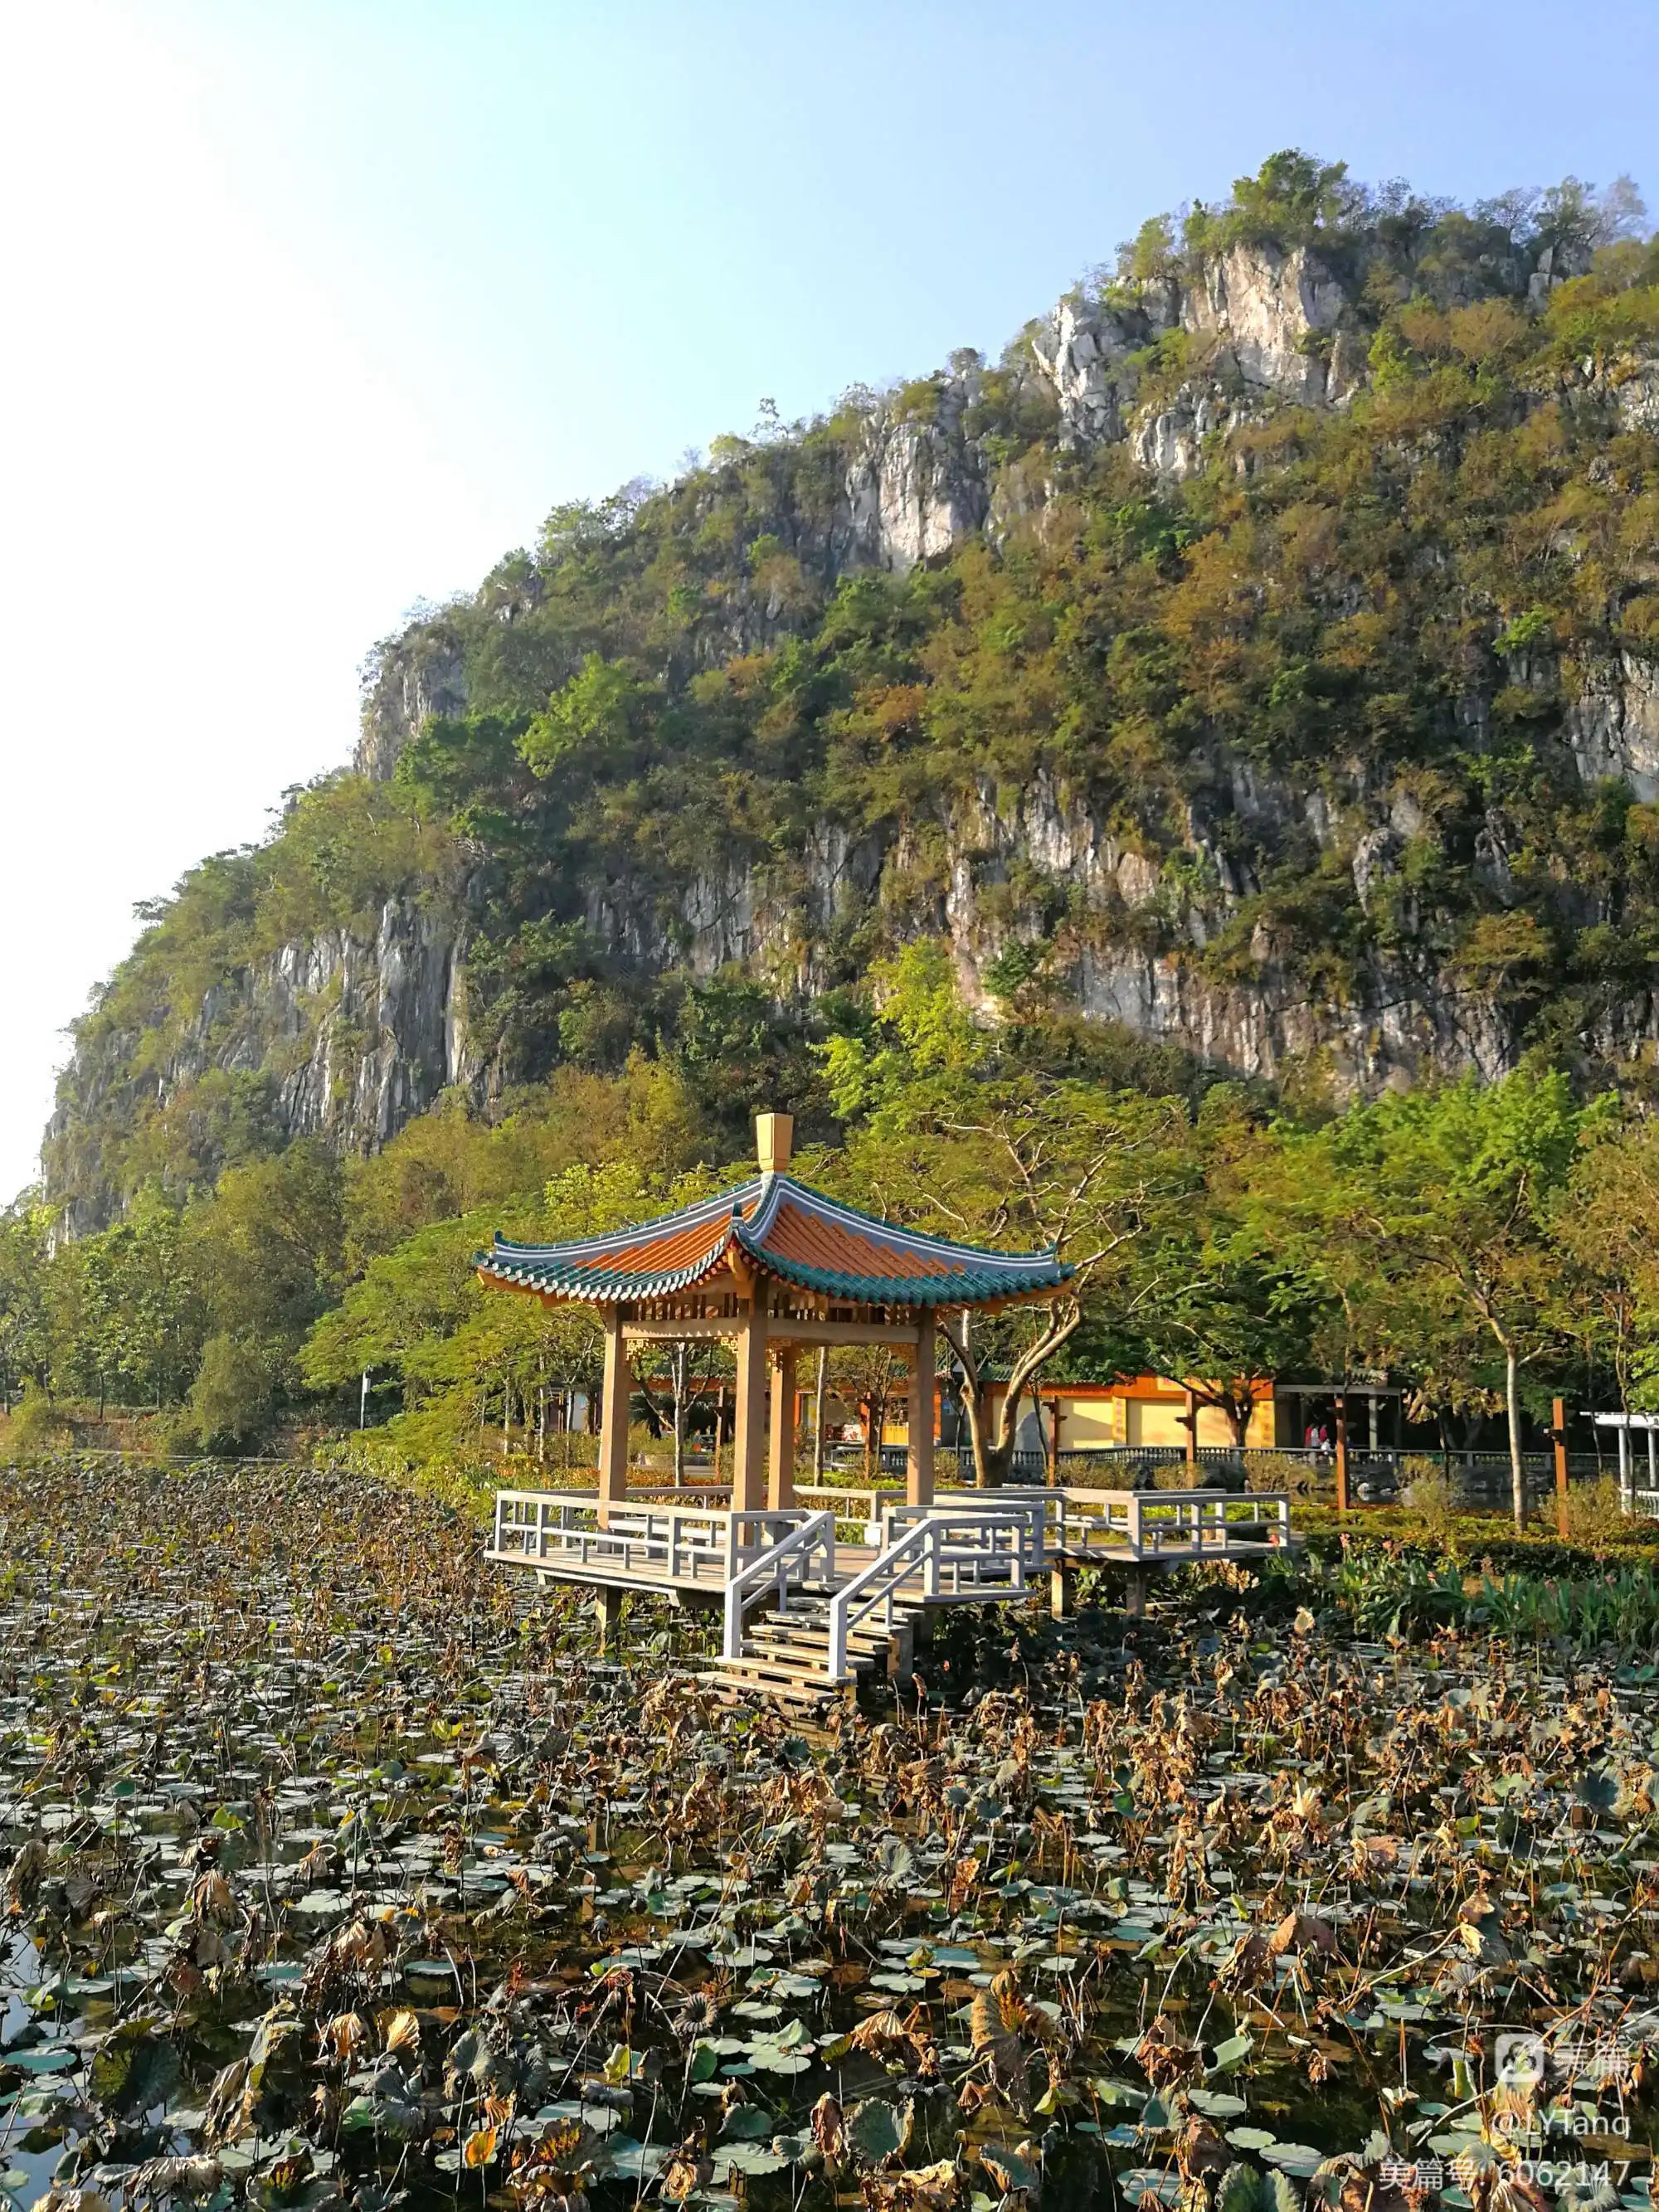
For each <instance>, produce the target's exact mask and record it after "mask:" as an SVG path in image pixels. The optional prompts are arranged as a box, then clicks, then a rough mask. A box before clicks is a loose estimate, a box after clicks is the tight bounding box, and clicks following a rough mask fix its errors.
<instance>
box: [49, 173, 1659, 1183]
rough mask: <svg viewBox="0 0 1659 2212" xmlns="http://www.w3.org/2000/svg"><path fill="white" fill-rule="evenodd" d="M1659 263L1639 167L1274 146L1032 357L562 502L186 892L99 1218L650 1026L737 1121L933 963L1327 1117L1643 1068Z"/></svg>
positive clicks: (111, 1120)
mask: <svg viewBox="0 0 1659 2212" xmlns="http://www.w3.org/2000/svg"><path fill="white" fill-rule="evenodd" d="M1642 228H1643V224H1642V212H1641V207H1640V203H1639V201H1638V199H1637V198H1636V197H1635V196H1634V193H1633V191H1632V189H1631V188H1630V187H1629V186H1628V185H1626V184H1624V183H1622V182H1621V184H1620V185H1618V186H1616V187H1614V188H1613V190H1612V191H1608V192H1606V193H1602V194H1600V195H1598V194H1596V193H1595V192H1593V191H1589V189H1588V188H1586V187H1584V186H1582V185H1577V184H1576V183H1574V182H1573V181H1571V180H1569V182H1568V183H1567V184H1566V185H1563V186H1561V187H1559V188H1558V189H1557V190H1556V191H1553V192H1549V193H1510V194H1507V195H1505V196H1504V197H1503V198H1502V199H1500V200H1497V201H1494V202H1492V203H1489V204H1483V205H1481V206H1479V207H1476V208H1474V209H1471V210H1465V209H1461V208H1455V207H1452V206H1449V205H1448V204H1444V203H1431V202H1428V201H1425V200H1423V199H1420V198H1419V197H1415V196H1413V195H1412V194H1411V193H1410V192H1408V191H1406V190H1404V189H1403V188H1401V187H1393V188H1389V190H1387V191H1382V192H1369V191H1364V190H1362V189H1361V188H1359V187H1358V186H1357V185H1353V184H1352V182H1351V181H1350V180H1349V179H1347V177H1346V173H1345V172H1344V171H1343V170H1342V168H1341V167H1340V165H1337V166H1328V167H1322V166H1320V165H1318V164H1316V163H1315V162H1313V161H1310V160H1309V159H1307V158H1306V157H1305V156H1303V155H1295V154H1287V155H1276V156H1275V157H1274V158H1273V160H1272V161H1269V162H1268V163H1267V164H1266V166H1265V167H1264V168H1263V169H1262V170H1261V173H1259V175H1257V176H1256V177H1254V178H1249V179H1241V180H1240V182H1239V183H1238V185H1237V186H1236V187H1235V190H1234V194H1233V197H1232V198H1231V200H1230V201H1229V202H1228V204H1226V205H1225V206H1224V207H1220V208H1213V209H1212V208H1205V207H1202V206H1200V207H1198V208H1195V209H1194V210H1191V211H1190V212H1189V213H1188V215H1187V216H1185V218H1184V219H1183V220H1182V221H1181V222H1176V220H1175V219H1174V218H1170V217H1160V218H1156V219H1154V220H1153V221H1152V222H1149V223H1148V224H1146V226H1145V227H1144V228H1143V229H1142V231H1141V233H1140V234H1139V237H1138V238H1137V239H1136V240H1134V241H1133V243H1132V244H1131V245H1129V246H1126V247H1124V248H1123V249H1121V252H1120V255H1119V258H1118V261H1117V264H1116V266H1115V269H1114V270H1112V271H1110V272H1109V273H1107V272H1097V273H1096V274H1095V275H1093V276H1091V277H1089V278H1087V279H1085V281H1084V282H1082V283H1079V285H1078V286H1077V287H1076V288H1075V289H1073V291H1072V292H1071V293H1069V294H1068V295H1067V296H1066V298H1065V299H1064V300H1062V301H1060V303H1059V305H1058V306H1057V307H1055V308H1054V311H1053V312H1052V313H1049V314H1048V315H1047V316H1044V317H1042V318H1041V319H1038V320H1036V321H1034V322H1032V323H1031V324H1030V325H1027V327H1026V328H1025V329H1024V331H1022V332H1021V333H1020V334H1019V336H1018V337H1017V338H1016V339H1015V340H1014V341H1013V343H1012V344H1011V345H1010V346H1009V348H1008V349H1007V350H1006V353H1005V354H1004V356H1003V357H1002V358H1001V360H1000V362H996V363H995V364H994V365H993V364H990V363H987V362H986V361H984V360H983V359H981V357H980V356H978V355H977V354H974V353H970V352H962V353H958V354H957V355H954V356H952V357H951V361H950V362H948V363H947V364H946V365H945V368H942V369H941V370H939V372H938V373H936V374H933V375H929V376H926V377H923V378H921V379H920V380H916V381H915V382H912V383H908V384H905V385H902V386H898V387H896V388H894V389H890V390H884V391H881V392H875V391H869V390H859V391H855V392H849V393H848V394H847V395H846V396H845V397H844V398H843V399H842V401H841V402H840V403H839V404H837V406H836V408H835V409H833V410H831V411H830V412H829V413H828V414H827V415H825V416H823V417H822V418H819V419H817V420H815V421H812V422H801V423H795V424H793V425H786V424H782V423H779V422H775V421H768V422H763V424H762V425H761V426H760V427H759V428H757V431H756V433H755V434H754V435H751V436H750V437H747V438H736V437H729V438H722V439H719V440H716V441H715V442H714V447H713V448H712V449H711V452H710V453H709V456H708V460H707V463H706V464H705V465H701V466H698V467H696V468H695V469H692V470H690V471H688V472H687V473H686V474H685V475H684V476H683V477H680V478H679V479H678V481H677V482H675V483H672V484H670V485H667V486H654V485H644V484H637V485H634V486H630V487H629V488H628V489H626V490H624V491H623V492H622V493H619V494H618V495H616V496H615V497H614V498H613V499H611V500H609V501H603V502H600V503H599V504H597V505H580V506H576V507H560V508H556V510H555V511H554V513H552V515H551V516H550V519H549V520H548V523H547V525H546V527H545V529H544V532H543V535H542V538H541V540H540V542H539V544H538V546H537V547H536V548H535V550H533V551H525V552H519V553H515V554H513V555H512V556H509V557H508V558H507V559H506V560H504V561H503V562H501V563H500V565H499V566H498V567H497V568H495V570H494V572H493V573H492V574H490V575H489V576H488V577H487V578H486V579H485V580H484V581H483V584H482V585H481V586H480V587H479V589H478V590H477V592H476V593H475V594H473V595H472V596H471V598H468V599H463V600H460V601H458V602H457V603H455V604H453V605H449V606H447V607H445V608H443V609H441V610H440V611H436V612H435V613H433V614H431V615H430V616H428V617H425V618H423V619H422V620H420V621H418V622H416V623H414V624H413V625H412V627H410V629H408V630H406V631H405V632H404V634H403V635H400V636H398V637H396V638H394V639H392V640H390V641H387V642H386V644H385V645H384V646H383V647H381V648H380V651H379V653H378V655H377V656H376V659H375V662H374V669H373V673H372V677H371V680H370V683H369V684H368V691H367V696H366V700H365V705H364V711H363V724H362V740H361V743H360V744H359V747H358V750H357V755H356V762H355V763H354V765H353V768H352V769H350V770H349V772H342V774H341V775H339V776H337V777H335V778H333V779H331V780H329V781H327V782H326V783H325V784H324V785H321V786H319V787H317V788H315V789H313V790H312V791H309V792H307V793H303V794H301V796H300V797H299V798H298V799H296V800H295V803H294V805H292V807H291V808H290V811H289V815H288V817H287V818H286V820H285V821H284V823H283V826H282V827H281V829H279V831H278V832H277V834H276V836H274V837H273V838H272V840H271V841H270V842H269V843H267V844H266V845H264V846H263V847H261V848H258V849H255V850H251V851H247V852H242V853H237V854H227V855H221V856H219V857H218V858H216V859H215V860H210V861H208V862H206V863H204V865H203V866H202V867H201V868H200V869H198V870H197V871H196V872H193V873H192V874H191V876H190V877H188V878H186V879H185V882H184V883H183V884H181V885H180V886H179V890H177V892H176V893H175V894H174V895H173V897H172V898H170V899H168V900H166V901H163V902H158V904H157V905H156V907H155V908H154V909H153V910H152V912H151V915H150V917H149V927H148V928H147V930H146V932H145V934H144V936H143V939H141V941H140V943H139V945H138V946H137V949H136V951H134V953H133V954H132V955H131V957H130V959H129V960H127V961H126V962H125V963H123V965H122V967H121V968H120V969H118V971H117V973H116V975H114V977H113V978H112V980H111V981H110V983H109V984H108V985H107V986H106V988H105V989H104V990H103V991H102V993H101V994H100V996H99V998H98V1000H96V1002H95V1003H94V1006H93V1008H92V1010H91V1011H90V1012H89V1013H88V1015H87V1016H86V1017H85V1018H84V1019H83V1020H82V1023H81V1024H80V1025H79V1028H78V1030H77V1033H76V1048H75V1054H74V1058H73V1060H72V1062H71V1064H70V1067H69V1068H68V1070H67V1072H66V1073H65V1075H64V1079H63V1081H62V1085H61V1087H60V1094H59V1100H58V1109H57V1112H56V1115H55V1116H54V1118H53V1121H52V1127H51V1130H50V1132H49V1134H48V1139H47V1145H46V1173H47V1182H48V1188H49V1194H50V1195H51V1196H52V1198H53V1199H54V1200H56V1201H57V1202H58V1203H59V1204H60V1205H61V1206H63V1207H64V1208H65V1210H66V1215H67V1218H68V1219H69V1221H70V1224H71V1225H75V1226H88V1225H94V1224H95V1223H97V1222H98V1221H100V1220H102V1219H104V1218H108V1216H109V1214H110V1213H111V1212H112V1210H114V1209H117V1208H118V1206H120V1205H121V1203H122V1202H123V1200H124V1199H125V1195H126V1194H129V1193H130V1192H131V1190H132V1189H134V1188H136V1187H137V1184H138V1183H140V1182H143V1180H144V1179H145V1178H146V1177H148V1176H153V1175H160V1176H163V1177H164V1178H167V1179H170V1180H171V1181H173V1182H175V1183H189V1182H192V1181H196V1180H202V1179H209V1178H210V1177H211V1176H212V1175H213V1174H214V1173H215V1171H216V1168H217V1166H218V1165H219V1164H222V1162H223V1161H224V1160H226V1159H228V1158H240V1157H246V1156H247V1155H248V1154H249V1153H250V1152H259V1151H261V1150H267V1149H270V1148H273V1147H276V1146H281V1145H282V1144H283V1142H285V1141H286V1140H287V1139H289V1138H291V1137H293V1136H295V1135H296V1134H299V1133H311V1134H316V1135H319V1136H321V1137H322V1138H323V1139H325V1140H326V1141H327V1143H328V1144H329V1145H330V1146H332V1147H333V1148H335V1149H337V1150H338V1151H341V1152H349V1151H352V1150H367V1149H372V1148H374V1146H378V1145H379V1144H380V1143H382V1142H384V1141H385V1140H386V1139H387V1138H388V1137H389V1136H391V1135H392V1133H395V1131H396V1130H397V1129H398V1127H400V1126H401V1125H402V1124H403V1122H404V1121H406V1120H407V1119H408V1118H409V1116H410V1115H413V1114H415V1113H417V1112H419V1111H421V1110H422V1109H425V1108H427V1107H428V1106H430V1105H431V1104H432V1103H434V1102H435V1101H436V1100H437V1099H438V1098H439V1097H440V1096H441V1094H443V1093H445V1092H447V1091H453V1092H456V1093H459V1095H462V1096H464V1097H465V1098H466V1099H467V1100H469V1101H470V1102H471V1103H472V1104H473V1105H474V1106H475V1107H477V1108H480V1109H488V1108H489V1105H490V1104H491V1102H492V1101H499V1100H500V1099H501V1098H502V1097H505V1096H507V1094H509V1093H510V1091H512V1089H513V1086H515V1085H522V1084H526V1083H531V1082H534V1081H537V1080H538V1079H541V1078H542V1077H544V1075H545V1074H546V1073H547V1072H548V1070H549V1069H550V1067H551V1066H554V1065H556V1063H558V1062H560V1061H562V1060H576V1061H584V1062H586V1063H588V1064H592V1065H605V1064H607V1063H614V1062H615V1061H616V1060H617V1059H618V1058H619V1057H621V1056H623V1055H624V1054H626V1053H627V1052H628V1051H629V1049H630V1048H632V1047H633V1046H635V1044H637V1043H640V1042H646V1043H647V1044H650V1045H653V1047H654V1046H664V1047H666V1048H673V1049H677V1050H684V1051H690V1052H696V1051H697V1050H703V1051H705V1052H707V1053H709V1054H714V1055H715V1056H716V1057H718V1056H719V1054H721V1053H726V1054H727V1055H728V1057H729V1059H730V1061H731V1066H732V1070H733V1071H735V1072H734V1073H732V1082H733V1083H734V1084H736V1085H738V1087H741V1083H742V1080H743V1078H742V1074H741V1070H742V1069H743V1068H744V1067H747V1066H753V1065H755V1064H756V1062H757V1058H758V1059H760V1060H763V1059H764V1055H765V1052H766V1051H767V1050H769V1049H772V1048H775V1047H776V1048H781V1046H779V1040H781V1039H787V1037H788V1036H791V1035H800V1034H803V1033H805V1031H806V1030H810V1029H811V1027H812V1026H813V1025H814V1024H817V1025H819V1026H822V1025H823V1024H826V1023H829V1024H833V1023H835V1022H837V1021H841V1020H846V1019H852V1018H856V1017H855V1012H854V1002H855V1000H856V993H857V987H858V985H859V982H860V977H861V976H862V975H863V974H864V972H865V970H866V968H867V966H868V963H869V962H870V960H871V959H872V957H873V956H874V955H876V954H877V953H878V952H879V951H882V950H883V949H884V948H888V947H890V946H891V945H894V944H896V943H898V942H901V941H902V940H904V939H908V938H913V937H915V936H919V935H927V936H933V937H937V938H939V939H944V940H945V941H946V942H947V943H948V945H949V947H950V950H951V957H952V959H953V961H954V963H955V967H956V969H957V975H958V976H959V978H960V981H961V985H962V987H963V992H964V994H966V996H967V997H968V999H969V1001H970V1002H971V1003H972V1004H974V1005H975V1006H976V1007H978V1008H980V1009H981V1010H982V1012H983V1013H984V1015H985V1018H987V1019H988V1020H1009V1019H1016V1020H1017V1019H1018V1018H1021V1016H1022V1015H1023V1014H1025V1013H1029V1012H1033V1011H1035V1010H1038V1009H1048V1010H1051V1011H1052V1010H1054V1009H1062V1010H1063V1009H1071V1010H1073V1011H1075V1012H1077V1013H1079V1014H1081V1015H1082V1016H1083V1017H1085V1018H1087V1019H1089V1020H1091V1021H1093V1022H1099V1023H1110V1024H1119V1025H1121V1027H1122V1028H1123V1030H1126V1031H1127V1032H1128V1033H1130V1034H1131V1035H1133V1036H1136V1037H1139V1038H1142V1039H1146V1040H1151V1041H1157V1042H1162V1043H1166V1044H1171V1045H1175V1046H1178V1047H1180V1048H1182V1049H1183V1050H1185V1051H1187V1052H1189V1053H1191V1054H1194V1055H1196V1056H1197V1057H1199V1058H1200V1059H1201V1060H1206V1061H1210V1062H1212V1063H1215V1064H1217V1065H1218V1066H1224V1067H1226V1068H1229V1069H1232V1070H1235V1071H1237V1072H1238V1073H1243V1074H1246V1075H1249V1076H1253V1077H1258V1078H1261V1079H1266V1080H1268V1081H1270V1082H1275V1083H1280V1084H1284V1083H1287V1082H1292V1083H1296V1084H1300V1085H1310V1084H1311V1085H1323V1086H1325V1087H1326V1088H1327V1089H1328V1090H1329V1091H1331V1092H1332V1093H1333V1094H1334V1095H1338V1096H1341V1095H1351V1094H1352V1093H1355V1092H1365V1091H1373V1090H1375V1089H1376V1088H1378V1087H1380V1086H1382V1085H1387V1084H1389V1083H1397V1082H1405V1081H1409V1080H1411V1079H1413V1078H1415V1077H1416V1076H1418V1075H1419V1074H1420V1073H1424V1072H1425V1071H1430V1070H1444V1071H1451V1070H1457V1069H1462V1068H1466V1067H1474V1068H1476V1069H1478V1070H1480V1071H1481V1072H1482V1073H1487V1074H1495V1073H1498V1072H1499V1071H1501V1070H1503V1069H1504V1068H1506V1067H1508V1066H1512V1065H1513V1064H1515V1062H1516V1060H1518V1059H1519V1058H1520V1057H1521V1056H1522V1055H1523V1054H1526V1053H1527V1052H1528V1051H1536V1052H1541V1053H1544V1054H1549V1055H1553V1056H1556V1057H1565V1058H1567V1059H1569V1060H1576V1061H1577V1062H1579V1063H1581V1064H1585V1065H1592V1066H1595V1067H1596V1068H1598V1069H1599V1070H1601V1071H1603V1072H1605V1073H1611V1074H1613V1075H1615V1076H1623V1077H1626V1078H1632V1077H1633V1076H1634V1075H1635V1074H1636V1073H1637V1072H1638V1070H1639V1068H1640V1067H1641V1066H1642V1065H1643V1064H1644V1063H1645V1062H1646V1061H1647V1060H1648V1059H1649V1058H1650V1056H1651V1054H1652V1052H1653V1049H1654V1047H1655V1045H1656V1042H1659V1009H1656V1000H1655V995H1654V982H1655V967H1654V955H1655V949H1656V945H1659V804H1656V802H1659V251H1656V249H1655V247H1653V246H1650V245H1648V244H1646V243H1644V240H1643V237H1642V235H1641V233H1642ZM734 1023H735V1024H737V1025H738V1030H741V1031H743V1034H744V1036H746V1037H747V1040H748V1042H747V1044H746V1045H745V1046H744V1049H743V1050H741V1051H738V1050H735V1049H734V1048H733V1047H732V1036H733V1034H734V1032H733V1030H732V1024H734ZM744 1024H748V1028H747V1030H744Z"/></svg>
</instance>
